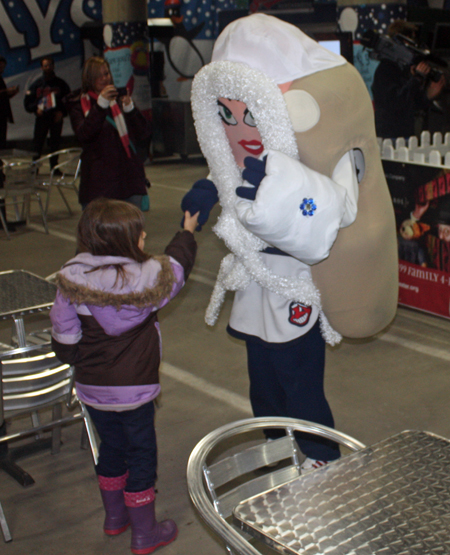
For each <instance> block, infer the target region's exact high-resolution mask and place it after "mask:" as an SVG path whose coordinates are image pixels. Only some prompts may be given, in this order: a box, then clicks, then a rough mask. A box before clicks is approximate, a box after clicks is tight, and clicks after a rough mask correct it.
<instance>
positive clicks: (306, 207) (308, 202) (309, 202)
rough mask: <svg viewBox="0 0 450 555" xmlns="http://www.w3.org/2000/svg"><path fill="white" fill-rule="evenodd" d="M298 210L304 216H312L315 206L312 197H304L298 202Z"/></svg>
mask: <svg viewBox="0 0 450 555" xmlns="http://www.w3.org/2000/svg"><path fill="white" fill-rule="evenodd" d="M300 210H301V211H302V214H303V215H304V216H314V212H315V211H316V210H317V206H316V205H315V203H314V200H313V199H312V198H304V199H303V202H302V203H301V204H300Z"/></svg>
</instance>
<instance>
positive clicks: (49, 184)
mask: <svg viewBox="0 0 450 555" xmlns="http://www.w3.org/2000/svg"><path fill="white" fill-rule="evenodd" d="M81 153H82V149H81V148H66V149H64V150H57V151H56V152H52V153H51V154H47V155H46V156H42V158H39V159H38V160H35V161H34V166H35V186H36V188H37V189H38V190H40V191H44V192H45V193H46V194H47V198H46V201H45V210H44V211H45V215H47V213H48V207H49V204H50V194H51V191H52V188H53V187H56V188H57V189H58V192H59V194H60V195H61V198H62V199H63V201H64V204H65V205H66V207H67V210H68V212H69V214H70V215H72V214H73V211H72V209H71V207H70V204H69V202H68V201H67V198H66V196H65V195H64V192H63V189H69V190H73V191H75V192H76V193H77V194H78V186H77V181H78V177H79V174H80V169H81V159H80V156H81ZM56 156H57V157H58V164H57V165H55V166H54V167H53V168H47V164H50V159H51V158H54V157H56ZM46 169H49V171H48V172H45V173H44V171H45V170H46Z"/></svg>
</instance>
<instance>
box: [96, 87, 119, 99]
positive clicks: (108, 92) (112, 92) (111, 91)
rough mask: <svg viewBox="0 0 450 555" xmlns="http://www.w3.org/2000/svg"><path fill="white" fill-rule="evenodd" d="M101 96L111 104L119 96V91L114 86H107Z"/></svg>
mask: <svg viewBox="0 0 450 555" xmlns="http://www.w3.org/2000/svg"><path fill="white" fill-rule="evenodd" d="M100 96H103V98H105V99H106V100H108V101H109V102H111V100H114V99H115V98H116V96H117V89H116V87H115V86H114V85H106V87H105V88H104V89H103V90H102V92H101V93H100Z"/></svg>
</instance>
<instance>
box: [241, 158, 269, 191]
mask: <svg viewBox="0 0 450 555" xmlns="http://www.w3.org/2000/svg"><path fill="white" fill-rule="evenodd" d="M266 161H267V156H264V158H263V159H262V160H258V159H257V158H252V157H251V156H247V157H246V158H245V159H244V165H245V169H244V171H243V172H242V178H243V179H244V180H245V181H248V183H250V184H251V185H254V187H237V189H236V194H237V196H238V197H241V198H246V199H248V200H255V197H256V192H257V191H258V187H259V185H260V184H261V181H262V180H263V179H264V177H265V176H266Z"/></svg>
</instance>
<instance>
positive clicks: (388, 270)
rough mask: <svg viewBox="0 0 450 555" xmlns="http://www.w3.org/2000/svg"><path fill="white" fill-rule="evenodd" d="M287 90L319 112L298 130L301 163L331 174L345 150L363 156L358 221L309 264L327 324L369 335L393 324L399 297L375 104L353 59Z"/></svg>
mask: <svg viewBox="0 0 450 555" xmlns="http://www.w3.org/2000/svg"><path fill="white" fill-rule="evenodd" d="M290 89H291V90H293V89H298V90H305V91H307V92H309V93H310V94H311V95H312V96H313V97H314V98H315V99H316V101H317V102H318V104H319V106H320V110H321V118H320V120H319V122H318V124H317V125H316V126H315V127H313V128H312V129H310V130H309V131H305V132H303V133H296V139H297V145H298V152H299V157H300V160H301V161H302V162H303V163H304V164H305V165H307V166H308V167H310V168H312V169H314V170H316V171H318V172H320V173H323V174H325V175H328V176H331V174H332V171H333V169H334V167H335V166H336V163H337V161H338V160H339V159H340V158H341V156H342V155H343V154H344V153H345V152H347V151H349V150H350V149H355V148H357V149H360V150H361V151H362V153H363V156H364V162H365V171H364V176H363V178H362V180H361V182H360V185H359V199H358V213H357V217H356V220H355V222H354V223H353V224H352V225H351V226H349V227H347V228H345V229H341V230H340V231H339V233H338V236H337V239H336V242H335V243H334V245H333V247H332V249H331V252H330V255H329V257H328V258H327V259H326V260H324V261H323V262H320V263H318V264H316V265H314V266H312V276H313V281H314V283H315V284H316V286H317V287H318V289H319V291H320V293H321V297H322V306H323V310H324V312H325V314H326V315H327V317H328V319H329V321H330V324H331V325H332V327H333V328H335V329H336V330H337V331H339V333H341V334H342V335H343V336H345V337H351V338H361V337H369V336H371V335H374V334H376V333H378V332H379V331H380V330H382V329H383V328H385V327H386V326H387V325H388V324H389V323H390V322H391V321H392V319H393V318H394V315H395V311H396V307H397V298H398V262H397V244H396V237H395V219H394V212H393V208H392V201H391V198H390V195H389V191H388V188H387V184H386V180H385V178H384V173H383V167H382V164H381V160H380V154H379V148H378V144H377V141H376V136H375V127H374V119H373V108H372V103H371V101H370V98H369V95H368V94H367V90H366V86H365V84H364V82H363V80H362V79H361V77H360V75H359V73H358V72H357V71H356V69H355V68H354V67H353V66H352V65H350V64H345V65H343V66H339V67H336V68H333V69H329V70H327V71H322V72H319V73H315V74H313V75H310V76H308V77H304V78H302V79H297V80H296V81H294V82H293V84H292V85H291V88H290Z"/></svg>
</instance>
